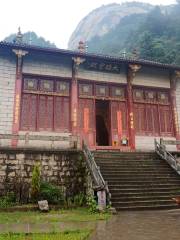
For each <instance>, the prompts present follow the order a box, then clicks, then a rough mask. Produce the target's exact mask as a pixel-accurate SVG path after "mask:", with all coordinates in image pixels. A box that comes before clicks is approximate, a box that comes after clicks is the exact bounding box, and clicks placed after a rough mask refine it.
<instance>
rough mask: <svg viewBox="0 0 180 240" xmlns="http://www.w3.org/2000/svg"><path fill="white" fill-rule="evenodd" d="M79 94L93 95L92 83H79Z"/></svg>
mask: <svg viewBox="0 0 180 240" xmlns="http://www.w3.org/2000/svg"><path fill="white" fill-rule="evenodd" d="M79 95H80V96H92V95H93V86H92V84H86V83H80V84H79Z"/></svg>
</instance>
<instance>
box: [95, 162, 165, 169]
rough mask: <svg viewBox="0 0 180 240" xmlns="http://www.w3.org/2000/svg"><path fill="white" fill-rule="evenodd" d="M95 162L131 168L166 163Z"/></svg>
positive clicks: (99, 164)
mask: <svg viewBox="0 0 180 240" xmlns="http://www.w3.org/2000/svg"><path fill="white" fill-rule="evenodd" d="M96 164H97V165H98V166H104V167H107V166H108V167H114V166H116V167H129V168H132V167H146V166H147V167H151V166H152V167H159V166H163V167H164V166H167V165H168V164H167V163H166V162H163V163H161V162H142V163H140V162H134V163H132V162H131V163H127V162H121V161H119V162H101V163H99V162H96Z"/></svg>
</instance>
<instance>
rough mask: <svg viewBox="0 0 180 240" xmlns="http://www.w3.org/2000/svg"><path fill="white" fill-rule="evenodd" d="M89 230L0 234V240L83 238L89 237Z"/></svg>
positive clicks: (83, 239)
mask: <svg viewBox="0 0 180 240" xmlns="http://www.w3.org/2000/svg"><path fill="white" fill-rule="evenodd" d="M89 235H90V231H88V230H77V231H66V232H62V233H46V234H44V233H43V234H41V233H36V234H15V233H14V234H13V233H9V234H0V240H85V239H87V238H88V237H89Z"/></svg>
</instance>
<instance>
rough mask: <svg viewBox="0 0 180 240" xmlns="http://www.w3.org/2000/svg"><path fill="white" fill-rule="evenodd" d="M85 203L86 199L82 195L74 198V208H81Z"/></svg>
mask: <svg viewBox="0 0 180 240" xmlns="http://www.w3.org/2000/svg"><path fill="white" fill-rule="evenodd" d="M85 203H86V197H85V195H84V193H79V194H77V195H75V196H74V204H75V206H77V207H82V206H84V205H85Z"/></svg>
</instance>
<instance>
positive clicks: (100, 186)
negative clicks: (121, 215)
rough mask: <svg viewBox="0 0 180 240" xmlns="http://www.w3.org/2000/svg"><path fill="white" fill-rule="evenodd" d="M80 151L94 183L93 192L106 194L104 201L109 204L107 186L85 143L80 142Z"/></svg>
mask: <svg viewBox="0 0 180 240" xmlns="http://www.w3.org/2000/svg"><path fill="white" fill-rule="evenodd" d="M82 150H83V153H84V156H85V160H86V164H87V167H88V169H89V171H90V173H91V177H92V179H93V181H94V190H96V191H102V190H104V191H105V192H106V199H107V202H108V204H111V194H110V192H109V188H108V184H107V182H106V181H105V180H104V178H103V176H102V174H101V171H100V168H99V167H98V166H97V164H96V162H95V160H94V155H93V154H92V152H91V151H90V150H89V148H88V146H87V145H86V143H85V141H83V142H82Z"/></svg>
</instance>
